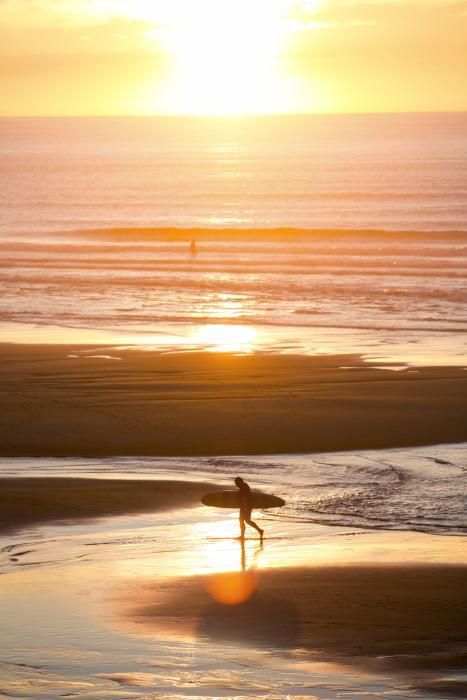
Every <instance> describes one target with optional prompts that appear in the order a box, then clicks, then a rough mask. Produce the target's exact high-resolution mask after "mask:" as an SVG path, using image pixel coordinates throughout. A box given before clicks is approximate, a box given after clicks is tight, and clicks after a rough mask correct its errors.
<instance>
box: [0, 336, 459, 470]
mask: <svg viewBox="0 0 467 700" xmlns="http://www.w3.org/2000/svg"><path fill="white" fill-rule="evenodd" d="M77 349H79V346H76V345H73V346H71V345H68V346H67V345H15V344H0V397H1V405H0V445H1V447H0V455H1V456H5V457H26V456H42V457H63V456H83V457H89V456H92V457H94V456H95V457H97V456H155V455H157V456H212V455H221V454H230V455H242V454H244V455H247V454H284V453H290V454H292V453H310V452H333V451H346V450H362V449H379V448H391V447H412V446H419V445H429V444H442V443H458V442H465V441H466V440H467V425H466V421H465V415H466V414H467V372H466V371H465V370H464V369H463V368H460V367H449V366H448V367H419V368H407V369H400V371H398V372H394V371H392V370H391V369H384V368H377V367H373V366H372V365H370V364H367V363H365V362H364V361H363V360H362V359H361V357H359V356H358V355H320V356H302V355H287V356H286V355H270V354H263V355H260V354H257V355H231V354H228V353H213V352H191V353H168V354H164V353H161V352H153V351H151V352H143V351H141V349H134V348H125V349H122V348H116V347H115V346H112V347H109V346H106V347H103V346H94V348H93V346H86V350H87V351H88V352H87V353H86V354H83V355H79V354H77ZM93 349H95V351H96V355H95V356H92V355H91V354H90V353H91V352H92V351H93ZM109 354H110V355H111V356H118V358H119V361H118V362H115V361H112V360H111V359H108V355H109Z"/></svg>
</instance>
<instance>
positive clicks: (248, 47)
mask: <svg viewBox="0 0 467 700" xmlns="http://www.w3.org/2000/svg"><path fill="white" fill-rule="evenodd" d="M179 10H180V11H179V12H178V13H176V14H175V15H174V16H173V18H172V21H171V23H170V24H169V26H168V28H167V30H166V33H165V46H166V51H167V53H168V55H169V58H170V60H171V63H172V75H171V79H170V83H169V85H168V91H169V95H168V100H169V101H171V102H172V103H175V105H176V108H177V111H179V112H182V113H190V114H213V115H222V114H233V115H238V114H252V113H253V114H255V113H264V112H268V111H270V108H271V106H272V105H273V104H274V101H275V100H276V98H277V82H276V76H277V59H278V56H279V53H280V47H281V43H282V40H283V38H284V22H283V10H284V3H283V2H278V1H277V0H256V1H255V0H235V1H234V2H231V1H229V2H227V1H225V0H198V1H197V2H193V1H191V2H187V3H183V4H182V5H180V6H179Z"/></svg>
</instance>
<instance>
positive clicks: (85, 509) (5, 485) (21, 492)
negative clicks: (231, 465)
mask: <svg viewBox="0 0 467 700" xmlns="http://www.w3.org/2000/svg"><path fill="white" fill-rule="evenodd" d="M210 488H211V489H212V484H207V483H196V482H189V481H150V480H146V481H144V480H130V479H85V478H79V479H73V478H67V477H63V478H57V477H54V478H48V477H38V478H18V479H15V478H3V479H0V492H1V508H0V534H4V533H5V532H6V531H11V530H16V529H20V528H22V527H26V526H30V525H37V524H40V523H45V522H51V521H68V522H70V521H76V520H83V519H89V518H99V517H104V516H109V515H127V514H132V513H151V512H155V511H160V510H168V509H170V508H181V507H184V506H191V505H195V504H199V502H200V498H201V496H202V495H203V494H204V493H206V491H207V490H209V489H210Z"/></svg>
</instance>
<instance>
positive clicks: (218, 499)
mask: <svg viewBox="0 0 467 700" xmlns="http://www.w3.org/2000/svg"><path fill="white" fill-rule="evenodd" d="M201 503H203V504H204V505H205V506H211V507H213V508H240V492H239V491H237V490H235V491H211V493H205V494H204V496H203V497H202V498H201ZM251 505H252V507H253V508H281V507H282V506H283V505H285V501H284V500H283V499H282V498H279V496H272V495H271V494H269V493H261V491H252V492H251Z"/></svg>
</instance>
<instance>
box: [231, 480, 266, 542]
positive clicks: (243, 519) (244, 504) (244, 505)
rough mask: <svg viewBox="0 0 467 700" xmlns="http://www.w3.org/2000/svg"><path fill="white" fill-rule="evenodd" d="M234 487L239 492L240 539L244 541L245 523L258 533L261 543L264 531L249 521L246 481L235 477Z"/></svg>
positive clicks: (250, 506) (249, 494)
mask: <svg viewBox="0 0 467 700" xmlns="http://www.w3.org/2000/svg"><path fill="white" fill-rule="evenodd" d="M235 486H236V487H237V488H238V490H239V491H240V539H242V540H244V539H245V523H247V524H248V525H250V526H251V527H254V528H255V530H257V531H258V532H259V536H260V539H261V542H262V541H263V535H264V530H262V529H261V528H260V527H259V526H258V525H257V524H256V523H255V522H253V520H252V519H251V509H252V505H251V489H250V487H249V486H248V484H247V483H246V481H243V479H242V477H241V476H237V478H236V479H235Z"/></svg>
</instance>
